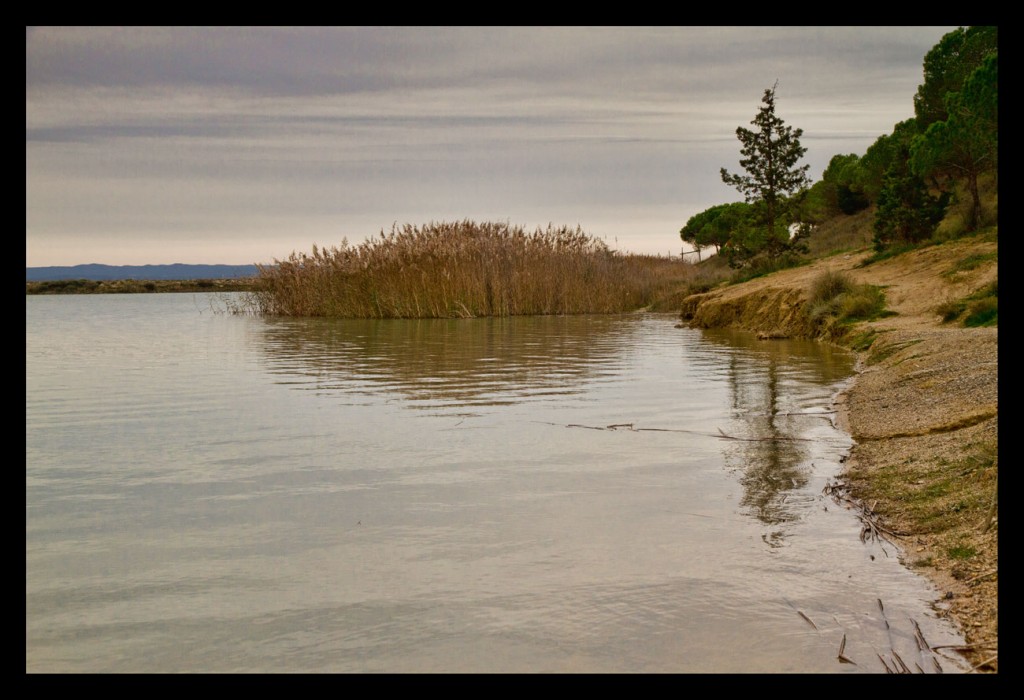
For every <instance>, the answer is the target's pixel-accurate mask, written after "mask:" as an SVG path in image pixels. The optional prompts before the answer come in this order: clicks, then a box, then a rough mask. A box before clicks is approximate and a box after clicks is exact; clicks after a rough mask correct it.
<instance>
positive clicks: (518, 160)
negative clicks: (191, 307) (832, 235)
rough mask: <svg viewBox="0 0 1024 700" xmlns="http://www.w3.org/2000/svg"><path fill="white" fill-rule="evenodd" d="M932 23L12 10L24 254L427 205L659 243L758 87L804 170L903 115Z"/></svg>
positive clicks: (216, 249)
mask: <svg viewBox="0 0 1024 700" xmlns="http://www.w3.org/2000/svg"><path fill="white" fill-rule="evenodd" d="M951 29H953V28H952V27H861V28H856V27H821V28H819V27H789V28H787V27H770V28H769V27H676V28H666V27H653V28H643V27H639V28H633V27H629V28H608V27H599V28H575V27H552V28H538V27H518V28H517V27H485V28H472V27H430V28H427V27H406V28H365V27H343V28H325V27H313V28H294V27H290V28H267V27H256V28H244V27H237V28H169V27H158V28H134V27H133V28H117V27H109V28H85V27H70V28H61V27H40V28H34V29H31V30H28V31H26V186H27V196H26V212H27V217H26V219H27V226H26V245H27V254H28V255H27V257H28V264H29V265H30V266H36V265H51V264H52V265H57V264H76V263H83V262H104V263H110V264H129V263H139V264H143V263H161V262H188V263H213V262H217V263H247V262H267V261H269V260H270V259H272V258H274V257H284V256H286V255H287V254H288V253H290V252H291V251H292V250H294V249H299V250H305V249H308V248H309V246H310V245H311V244H312V243H314V242H316V243H318V244H327V245H330V244H334V243H337V242H339V241H340V240H341V238H342V237H343V236H347V237H348V238H349V240H350V241H352V240H355V241H357V240H360V239H361V238H362V237H363V236H365V235H372V234H374V233H376V232H377V231H378V230H380V229H381V228H390V225H391V224H392V223H393V222H396V221H397V222H398V223H399V224H402V223H414V224H418V223H424V222H427V221H431V220H440V219H446V218H458V219H462V218H477V219H484V218H486V219H499V220H502V221H505V220H509V221H512V222H513V223H519V224H523V225H525V226H528V227H532V226H535V225H546V224H547V223H549V222H553V223H556V224H562V223H566V224H570V225H576V224H580V225H581V226H582V227H583V228H584V230H586V231H587V232H589V233H592V234H595V235H600V236H604V237H606V238H607V239H608V240H609V241H611V240H615V241H616V242H617V247H619V248H620V249H624V250H635V251H638V252H659V253H667V252H670V251H671V252H675V253H678V250H679V247H680V241H679V237H678V230H679V228H680V227H681V226H682V225H683V224H684V223H685V222H686V219H687V218H689V217H690V216H692V215H693V214H695V213H697V212H698V211H700V210H702V209H705V208H707V207H708V206H711V205H713V204H718V203H722V202H725V201H735V200H737V199H739V195H738V194H737V193H736V192H735V191H734V190H731V189H730V188H728V187H726V186H725V185H724V184H722V183H721V181H720V179H719V177H718V169H719V168H720V167H727V168H729V169H730V170H735V169H736V168H737V163H738V159H739V152H738V142H737V141H736V139H735V129H736V127H737V126H740V125H743V126H746V125H748V124H749V122H750V120H751V119H752V118H753V117H754V115H755V114H756V111H757V109H758V107H759V106H760V98H761V95H762V93H763V91H764V89H765V88H768V87H770V86H771V85H772V84H774V83H775V81H776V80H778V81H779V83H778V111H779V115H780V116H781V117H782V118H783V119H785V120H786V121H787V123H790V124H792V125H794V126H798V127H801V128H802V129H803V130H804V145H805V146H807V147H808V154H807V162H809V163H811V165H812V167H811V174H812V175H813V176H815V177H817V176H820V173H821V171H822V170H823V169H824V167H825V165H827V163H828V160H829V159H830V158H831V157H832V156H833V155H835V154H837V153H846V152H856V153H863V151H864V150H865V149H866V148H867V146H868V145H870V144H871V143H872V142H873V141H874V140H875V139H876V138H877V137H878V136H879V135H881V134H883V133H888V132H889V131H891V129H892V126H893V125H894V124H895V123H896V122H898V121H901V120H902V119H905V118H907V117H909V116H912V114H913V102H912V97H913V94H914V91H915V90H916V88H917V85H918V84H919V83H920V82H921V80H922V69H921V65H922V60H923V57H924V54H925V53H926V52H927V50H928V49H929V48H931V47H932V46H933V45H934V44H935V43H936V42H937V41H938V40H939V39H940V38H941V37H942V36H943V34H945V33H946V32H948V31H950V30H951ZM161 241H163V242H164V243H165V244H166V248H164V249H162V248H161V247H160V246H161ZM161 250H164V252H163V253H161V252H160V251H161ZM232 251H234V253H232ZM225 254H226V255H227V257H224V256H225ZM183 256H184V257H183Z"/></svg>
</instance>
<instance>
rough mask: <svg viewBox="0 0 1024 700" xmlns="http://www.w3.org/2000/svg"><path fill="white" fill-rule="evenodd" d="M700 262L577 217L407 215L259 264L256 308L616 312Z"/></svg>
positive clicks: (349, 314) (362, 312)
mask: <svg viewBox="0 0 1024 700" xmlns="http://www.w3.org/2000/svg"><path fill="white" fill-rule="evenodd" d="M692 275H693V266H692V265H690V264H688V263H684V262H682V261H681V260H672V259H669V258H662V257H658V256H642V255H622V254H620V253H617V252H614V251H611V250H609V249H608V247H607V246H606V245H605V243H604V242H603V241H601V240H600V239H596V238H593V237H591V236H588V235H586V234H585V233H583V232H582V231H581V230H580V229H579V227H577V228H575V229H571V228H568V227H565V226H563V227H560V228H556V227H553V226H550V225H549V226H548V228H547V229H537V230H536V231H535V232H533V233H527V232H526V231H525V230H524V229H523V228H521V227H518V226H511V225H509V224H506V223H476V222H473V221H469V220H466V221H461V222H451V223H447V222H442V223H430V224H428V225H425V226H423V227H415V226H411V225H408V224H407V225H405V226H403V227H401V228H399V227H397V226H396V227H394V228H392V230H391V232H390V233H388V234H385V233H384V232H383V231H382V232H381V234H380V236H375V237H373V238H370V239H369V240H366V241H365V242H363V243H360V244H359V245H355V246H353V245H350V244H349V243H348V241H347V240H343V241H342V243H341V245H340V246H336V247H332V248H317V247H316V246H313V250H312V253H311V254H306V253H292V254H291V256H289V258H288V259H287V260H283V261H280V260H275V261H274V264H272V265H262V266H259V274H258V277H257V289H256V291H255V292H253V293H252V295H251V299H250V301H251V303H252V306H253V307H255V310H256V312H257V313H260V314H263V315H279V316H332V317H344V318H451V317H472V316H520V315H532V314H577V313H616V312H622V311H632V310H636V309H639V308H643V307H645V306H646V305H648V304H649V303H650V302H651V301H652V299H653V298H654V297H655V295H657V294H659V293H662V292H664V291H665V290H666V289H668V288H669V287H671V286H673V285H676V286H678V285H679V284H682V283H684V282H685V281H686V280H687V279H688V278H689V277H690V276H692Z"/></svg>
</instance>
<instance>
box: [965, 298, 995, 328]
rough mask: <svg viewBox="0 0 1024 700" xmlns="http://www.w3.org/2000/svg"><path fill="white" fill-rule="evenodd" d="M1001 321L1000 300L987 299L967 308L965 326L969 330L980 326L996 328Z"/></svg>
mask: <svg viewBox="0 0 1024 700" xmlns="http://www.w3.org/2000/svg"><path fill="white" fill-rule="evenodd" d="M998 320H999V300H998V299H996V298H995V297H986V298H985V299H979V300H978V301H975V302H973V303H972V304H971V305H970V306H968V307H967V317H966V318H965V319H964V325H965V326H967V327H968V328H977V327H979V326H994V325H996V323H997V322H998Z"/></svg>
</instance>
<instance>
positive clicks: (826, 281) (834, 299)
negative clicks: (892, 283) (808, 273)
mask: <svg viewBox="0 0 1024 700" xmlns="http://www.w3.org/2000/svg"><path fill="white" fill-rule="evenodd" d="M805 313H806V314H807V317H808V319H809V320H810V322H811V326H812V328H814V330H815V333H816V335H819V336H823V337H832V338H835V337H838V336H840V335H844V334H845V332H846V330H847V329H848V326H849V325H850V324H852V323H856V322H858V321H872V320H874V319H877V318H883V317H885V316H887V315H890V314H891V313H892V312H889V311H886V309H885V290H883V289H882V288H881V287H878V286H875V285H871V284H857V283H855V282H854V281H853V279H852V278H851V277H850V276H849V275H847V274H845V273H842V272H833V271H832V270H826V271H825V272H822V273H821V274H820V275H818V277H816V278H815V280H814V282H813V284H812V286H811V298H810V300H809V301H808V302H807V305H806V307H805Z"/></svg>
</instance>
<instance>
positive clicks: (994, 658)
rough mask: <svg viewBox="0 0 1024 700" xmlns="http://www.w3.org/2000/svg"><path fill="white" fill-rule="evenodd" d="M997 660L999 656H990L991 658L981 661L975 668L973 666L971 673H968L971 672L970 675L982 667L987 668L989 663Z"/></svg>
mask: <svg viewBox="0 0 1024 700" xmlns="http://www.w3.org/2000/svg"><path fill="white" fill-rule="evenodd" d="M998 658H999V654H996V655H995V656H992V657H990V658H987V659H985V660H984V661H982V662H981V663H980V664H978V665H977V666H973V667H972V668H971V671H970V672H971V673H974V672H975V671H977V670H978V669H980V668H982V667H984V666H988V665H989V664H990V663H992V662H993V661H995V660H996V659H998Z"/></svg>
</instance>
